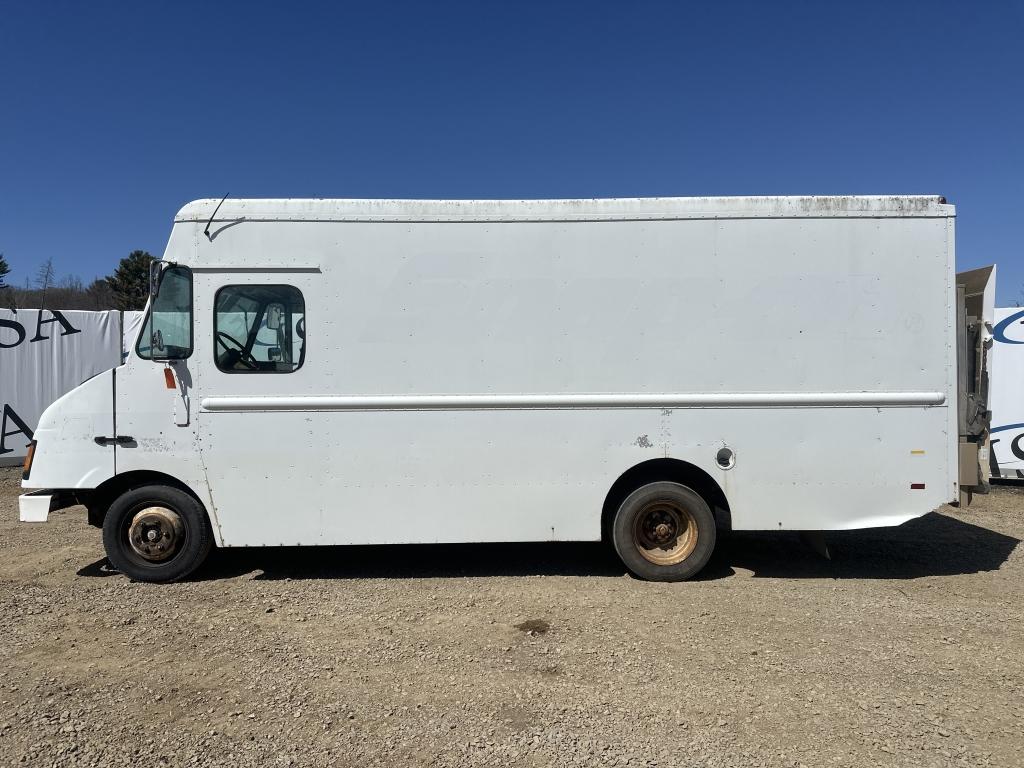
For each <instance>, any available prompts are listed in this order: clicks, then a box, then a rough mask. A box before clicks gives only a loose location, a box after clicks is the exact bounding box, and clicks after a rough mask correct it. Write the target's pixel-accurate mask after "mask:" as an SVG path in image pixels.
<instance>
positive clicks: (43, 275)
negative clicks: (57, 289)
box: [36, 259, 57, 309]
mask: <svg viewBox="0 0 1024 768" xmlns="http://www.w3.org/2000/svg"><path fill="white" fill-rule="evenodd" d="M56 276H57V272H56V270H55V269H54V268H53V259H47V260H46V261H44V262H43V263H42V264H40V265H39V269H38V270H36V289H37V290H38V291H39V292H40V294H41V295H40V297H39V308H40V309H46V292H47V291H48V290H49V289H50V286H51V285H53V282H54V279H55V278H56Z"/></svg>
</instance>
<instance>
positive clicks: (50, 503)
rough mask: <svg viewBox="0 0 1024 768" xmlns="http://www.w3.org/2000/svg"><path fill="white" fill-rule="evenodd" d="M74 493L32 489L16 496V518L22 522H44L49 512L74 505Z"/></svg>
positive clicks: (75, 501)
mask: <svg viewBox="0 0 1024 768" xmlns="http://www.w3.org/2000/svg"><path fill="white" fill-rule="evenodd" d="M76 503H78V502H77V500H76V499H75V497H74V494H70V493H67V492H64V491H32V493H23V494H21V496H19V497H18V519H19V520H21V522H23V523H45V522H46V518H47V517H48V516H49V514H50V513H51V512H56V511H57V510H58V509H65V508H66V507H71V506H74V505H75V504H76Z"/></svg>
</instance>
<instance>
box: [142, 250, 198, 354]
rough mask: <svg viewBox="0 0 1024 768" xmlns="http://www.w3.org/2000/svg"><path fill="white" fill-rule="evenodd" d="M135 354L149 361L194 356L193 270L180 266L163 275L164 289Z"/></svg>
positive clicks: (171, 267)
mask: <svg viewBox="0 0 1024 768" xmlns="http://www.w3.org/2000/svg"><path fill="white" fill-rule="evenodd" d="M135 351H136V352H137V353H138V355H139V357H144V358H146V359H149V360H184V359H185V358H186V357H188V356H189V355H191V354H192V270H190V269H189V268H188V267H183V266H180V265H178V264H174V265H171V266H169V267H167V268H166V269H165V270H164V271H163V274H162V275H161V276H160V290H159V292H158V293H157V295H156V298H154V299H153V300H152V302H150V308H149V314H148V315H147V316H146V323H145V325H144V326H143V329H142V333H141V334H139V342H138V344H137V345H136V348H135Z"/></svg>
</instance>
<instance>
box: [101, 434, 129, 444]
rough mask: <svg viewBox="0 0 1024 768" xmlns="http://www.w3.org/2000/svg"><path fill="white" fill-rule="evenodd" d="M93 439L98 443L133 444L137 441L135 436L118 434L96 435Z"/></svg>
mask: <svg viewBox="0 0 1024 768" xmlns="http://www.w3.org/2000/svg"><path fill="white" fill-rule="evenodd" d="M92 441H93V442H94V443H96V445H131V444H132V443H134V442H135V438H134V437H131V436H129V435H117V436H115V437H94V438H93V439H92Z"/></svg>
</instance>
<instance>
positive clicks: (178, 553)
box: [103, 485, 213, 581]
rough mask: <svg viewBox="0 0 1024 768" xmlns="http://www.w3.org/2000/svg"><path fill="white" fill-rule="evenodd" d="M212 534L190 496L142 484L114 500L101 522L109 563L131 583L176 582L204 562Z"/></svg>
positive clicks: (198, 506) (204, 513) (164, 487)
mask: <svg viewBox="0 0 1024 768" xmlns="http://www.w3.org/2000/svg"><path fill="white" fill-rule="evenodd" d="M212 545H213V533H212V531H211V530H210V523H209V520H208V519H207V517H206V510H205V509H203V506H202V504H200V503H199V502H198V501H197V500H196V499H195V498H194V497H192V496H190V495H189V494H188V493H186V492H185V491H182V490H180V489H178V488H172V487H170V486H166V485H147V486H143V487H142V488H134V489H132V490H130V491H128V492H127V493H124V494H122V495H121V496H119V497H118V498H117V499H116V500H115V501H114V503H113V504H111V505H110V509H109V510H107V516H106V518H104V520H103V546H104V548H105V549H106V550H107V559H108V560H110V564H111V565H113V566H114V567H115V568H116V569H117V570H119V571H120V572H121V573H123V574H124V575H125V576H127V577H128V578H130V579H132V580H133V581H177V580H179V579H183V578H185V577H186V576H188V575H189V574H190V573H192V572H193V571H194V570H195V569H196V568H198V567H199V565H200V564H201V563H202V562H203V560H205V559H206V555H207V554H208V553H209V551H210V547H211V546H212Z"/></svg>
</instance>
